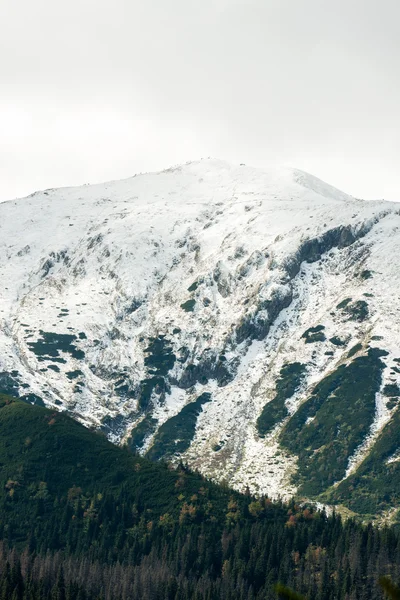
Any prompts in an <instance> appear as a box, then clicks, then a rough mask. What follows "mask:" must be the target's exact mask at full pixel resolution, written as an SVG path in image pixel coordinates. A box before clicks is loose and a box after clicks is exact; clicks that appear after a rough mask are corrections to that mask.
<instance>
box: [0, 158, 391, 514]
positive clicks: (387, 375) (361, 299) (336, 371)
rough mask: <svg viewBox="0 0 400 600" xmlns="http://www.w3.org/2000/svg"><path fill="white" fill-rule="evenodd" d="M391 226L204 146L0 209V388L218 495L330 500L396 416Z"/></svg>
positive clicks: (379, 216)
mask: <svg viewBox="0 0 400 600" xmlns="http://www.w3.org/2000/svg"><path fill="white" fill-rule="evenodd" d="M399 227H400V211H399V207H398V205H396V204H391V203H387V202H383V201H380V202H363V201H361V200H356V199H354V198H351V197H349V196H347V195H345V194H343V193H342V192H339V191H338V190H335V189H334V188H332V187H331V186H328V185H327V184H325V183H323V182H321V181H320V180H318V179H316V178H314V177H312V176H310V175H308V174H306V173H303V172H300V171H296V170H291V169H278V170H269V171H263V170H257V169H251V168H248V167H245V166H240V167H233V166H230V165H228V164H225V163H222V162H220V161H212V160H205V161H200V162H196V163H189V164H187V165H184V166H182V167H177V168H175V169H168V170H166V171H164V172H161V173H157V174H146V175H140V176H137V177H134V178H131V179H128V180H126V181H120V182H110V183H106V184H103V185H96V186H84V187H81V188H70V189H61V190H47V191H45V192H40V193H36V194H33V195H32V196H30V197H29V198H26V199H24V200H18V201H12V202H8V203H4V204H1V205H0V244H1V245H0V256H1V258H0V277H1V281H2V288H1V289H0V311H1V312H0V319H1V320H0V384H1V389H2V390H3V392H7V393H11V394H14V395H19V396H26V397H27V398H28V399H30V400H31V401H32V402H41V401H43V402H44V403H45V404H46V405H49V406H51V405H53V406H58V407H59V408H61V409H64V408H65V409H67V410H68V411H70V412H71V413H72V414H74V415H75V416H76V417H77V418H78V419H79V420H81V421H82V422H84V423H86V424H94V425H96V426H99V427H101V428H102V429H103V430H104V431H105V432H106V433H107V435H108V436H109V437H110V439H111V440H113V441H115V442H120V441H123V440H127V441H128V443H130V444H131V445H132V446H133V447H134V448H135V449H138V450H139V451H140V452H142V453H146V452H148V453H149V455H150V456H153V457H154V458H159V457H160V456H165V457H168V458H171V459H173V460H174V459H176V458H178V457H182V458H183V459H184V460H185V461H187V462H188V463H189V464H191V465H192V466H194V467H196V468H198V469H199V470H200V471H202V472H203V473H205V474H207V475H208V476H212V477H214V478H216V479H219V480H227V481H228V482H229V483H230V484H232V485H234V486H235V487H237V488H238V489H243V488H244V486H245V485H249V487H250V489H251V490H253V491H255V492H260V493H268V494H270V495H275V496H276V495H278V494H281V495H289V494H292V493H294V492H297V493H298V494H299V495H306V496H311V497H314V498H319V497H321V499H324V500H325V501H326V500H331V499H333V498H337V493H338V492H337V491H336V490H337V489H339V488H340V486H341V485H342V484H341V483H340V482H341V481H342V480H346V479H347V478H348V477H350V476H352V475H353V474H354V473H355V471H356V470H357V468H358V466H359V464H360V463H361V462H362V460H363V459H364V458H365V457H366V456H367V455H368V454H369V452H370V450H371V449H372V448H373V447H374V444H375V443H376V441H377V439H378V437H379V435H380V434H381V432H382V431H383V429H384V427H385V425H386V424H387V423H389V422H390V420H391V419H392V418H393V416H395V415H396V414H397V413H396V411H397V401H398V397H399V394H400V392H399V388H398V386H399V383H400V377H399V375H400V365H399V363H398V362H396V359H398V358H399V357H400V352H399V350H398V343H399V339H400V320H399V310H400V309H399V308H398V299H399V292H398V289H399V286H398V284H399V278H400V269H399V266H400V265H399V261H400V258H399V256H400V237H399V234H398V232H399ZM365 375H367V376H366V377H365ZM360 382H363V384H362V386H360ZM396 443H397V442H396ZM399 447H400V440H399ZM396 451H397V447H396ZM396 456H397V455H396ZM390 465H391V466H390V468H391V469H397V465H398V462H396V461H395V460H394V459H393V461H392V462H391V463H390ZM393 465H394V466H393ZM316 471H318V473H319V475H318V476H316V477H314V478H313V483H312V482H311V481H310V478H309V473H310V472H312V473H315V472H316ZM338 486H339V488H338ZM383 487H384V486H383ZM384 496H385V491H384V490H383V491H382V497H380V498H379V499H378V500H376V502H375V507H376V509H378V507H379V508H380V509H385V508H388V507H390V506H392V505H393V500H390V499H387V500H384V499H383V498H384ZM341 499H342V497H341ZM344 501H346V500H344Z"/></svg>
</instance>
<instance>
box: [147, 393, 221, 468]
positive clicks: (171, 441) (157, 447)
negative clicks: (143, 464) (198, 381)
mask: <svg viewBox="0 0 400 600" xmlns="http://www.w3.org/2000/svg"><path fill="white" fill-rule="evenodd" d="M210 401H211V394H209V393H207V392H205V393H204V394H201V396H199V397H198V398H197V399H196V400H195V401H194V402H190V404H187V405H186V406H184V407H183V408H182V410H181V411H180V412H179V413H178V414H177V415H175V416H174V417H171V418H170V419H168V421H166V422H165V423H163V424H162V425H161V427H160V429H159V430H158V431H157V434H156V436H155V438H154V442H153V445H152V446H151V448H150V450H149V451H148V452H147V454H146V456H147V457H148V458H150V459H151V460H160V459H161V458H170V457H171V456H173V455H174V454H179V453H181V452H185V450H187V449H188V448H189V446H190V442H191V441H192V439H193V437H194V434H195V431H196V423H197V417H198V416H199V414H200V413H201V411H202V407H203V404H205V403H206V402H210Z"/></svg>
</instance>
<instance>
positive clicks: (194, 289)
mask: <svg viewBox="0 0 400 600" xmlns="http://www.w3.org/2000/svg"><path fill="white" fill-rule="evenodd" d="M198 287H199V282H198V281H193V283H192V285H190V286H189V287H188V290H187V291H188V292H195V291H196V290H197V288H198Z"/></svg>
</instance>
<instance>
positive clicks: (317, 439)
mask: <svg viewBox="0 0 400 600" xmlns="http://www.w3.org/2000/svg"><path fill="white" fill-rule="evenodd" d="M385 354H387V353H386V352H385V351H382V350H379V349H377V348H370V349H369V351H368V354H367V355H366V356H360V357H357V358H355V359H354V360H353V361H352V362H351V363H350V364H349V365H347V366H346V365H341V366H340V367H339V368H338V369H336V371H334V372H333V373H331V374H330V375H328V376H327V377H325V379H323V380H322V381H321V382H320V383H319V384H318V385H316V386H315V388H314V390H313V392H312V394H311V396H310V398H309V399H308V400H307V401H306V402H304V403H303V404H302V406H300V408H299V410H298V411H297V412H296V413H295V414H294V415H293V416H292V417H291V419H290V420H289V422H288V423H287V425H286V426H285V428H284V429H283V431H282V434H281V438H280V441H281V444H282V445H283V446H284V447H286V448H287V449H289V450H290V451H291V452H293V453H294V454H296V455H297V456H298V457H299V471H298V474H297V481H298V483H299V484H300V491H301V492H302V493H304V494H306V495H311V496H317V495H318V494H320V493H322V492H323V491H324V490H326V489H327V488H328V487H329V486H331V485H332V484H333V483H335V482H336V481H340V480H341V479H342V478H343V477H344V474H345V472H346V468H347V464H348V460H349V458H350V456H351V455H352V454H353V453H354V451H355V450H356V448H357V446H358V445H359V444H360V443H361V442H362V440H363V439H364V438H365V436H366V435H367V433H368V432H369V428H370V426H371V424H372V421H373V419H374V413H375V395H376V393H377V392H378V391H379V389H380V386H381V381H382V370H383V368H384V366H385V365H384V363H383V362H382V361H381V360H380V357H381V356H384V355H385Z"/></svg>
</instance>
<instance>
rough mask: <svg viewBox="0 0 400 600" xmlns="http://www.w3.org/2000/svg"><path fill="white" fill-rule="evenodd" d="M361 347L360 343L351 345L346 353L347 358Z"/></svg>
mask: <svg viewBox="0 0 400 600" xmlns="http://www.w3.org/2000/svg"><path fill="white" fill-rule="evenodd" d="M362 349H363V346H362V344H356V345H355V346H353V347H352V348H351V349H350V350H349V351H348V353H347V358H351V357H352V356H354V355H355V354H357V353H358V352H361V350H362Z"/></svg>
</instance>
